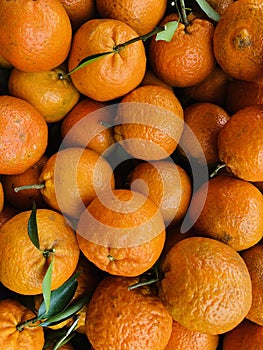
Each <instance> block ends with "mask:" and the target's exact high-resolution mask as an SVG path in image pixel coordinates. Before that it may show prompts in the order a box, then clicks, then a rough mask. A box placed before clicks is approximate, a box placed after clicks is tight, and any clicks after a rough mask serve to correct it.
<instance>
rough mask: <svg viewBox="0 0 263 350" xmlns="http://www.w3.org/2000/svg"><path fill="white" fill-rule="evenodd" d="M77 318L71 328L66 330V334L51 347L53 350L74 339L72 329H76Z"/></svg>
mask: <svg viewBox="0 0 263 350" xmlns="http://www.w3.org/2000/svg"><path fill="white" fill-rule="evenodd" d="M78 322H79V318H78V317H77V318H76V319H75V321H74V322H73V323H72V325H71V327H70V328H69V329H68V330H67V332H66V334H65V335H64V336H63V337H62V338H61V339H60V340H58V341H57V342H56V345H55V346H54V347H53V350H58V349H59V348H60V347H61V346H63V345H65V344H67V343H68V342H69V341H70V340H71V339H72V338H73V337H74V335H75V334H74V333H73V331H74V329H75V328H76V327H77V324H78Z"/></svg>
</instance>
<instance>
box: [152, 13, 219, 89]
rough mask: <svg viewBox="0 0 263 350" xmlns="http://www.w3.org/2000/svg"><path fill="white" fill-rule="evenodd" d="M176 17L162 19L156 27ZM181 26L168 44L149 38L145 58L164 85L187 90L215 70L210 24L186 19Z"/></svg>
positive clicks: (212, 32) (212, 28) (200, 20)
mask: <svg viewBox="0 0 263 350" xmlns="http://www.w3.org/2000/svg"><path fill="white" fill-rule="evenodd" d="M177 20H178V16H177V15H176V14H171V15H168V16H166V17H165V18H164V19H163V20H162V22H161V24H160V25H164V24H166V23H167V22H169V21H177ZM189 21H190V24H189V25H188V26H187V27H185V25H184V24H182V23H179V25H178V28H177V30H176V32H175V33H174V35H173V38H172V40H171V41H170V42H165V41H163V40H159V41H156V40H155V37H153V38H152V39H151V42H150V47H149V59H150V63H151V66H152V68H153V71H154V72H155V73H156V75H157V76H158V77H159V78H160V79H161V80H163V81H164V82H165V83H166V84H169V85H171V86H175V87H187V86H192V85H196V84H199V83H200V82H201V81H203V80H204V79H205V78H207V77H208V75H209V74H210V73H211V72H212V71H213V69H214V68H215V58H214V54H213V48H212V39H213V34H214V26H213V24H212V23H211V22H209V21H207V20H204V19H199V18H194V19H192V18H189Z"/></svg>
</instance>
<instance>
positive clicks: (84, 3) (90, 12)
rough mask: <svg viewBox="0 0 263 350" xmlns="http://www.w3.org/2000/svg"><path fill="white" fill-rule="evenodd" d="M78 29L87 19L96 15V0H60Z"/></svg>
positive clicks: (75, 28)
mask: <svg viewBox="0 0 263 350" xmlns="http://www.w3.org/2000/svg"><path fill="white" fill-rule="evenodd" d="M60 2H61V3H62V5H63V6H64V7H65V9H66V11H67V14H68V16H69V18H70V21H71V24H72V27H73V29H74V31H76V30H77V29H78V28H79V27H80V26H81V25H82V24H83V23H85V22H86V21H87V20H89V19H91V18H94V17H95V16H96V4H95V0H60Z"/></svg>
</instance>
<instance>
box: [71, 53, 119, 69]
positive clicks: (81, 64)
mask: <svg viewBox="0 0 263 350" xmlns="http://www.w3.org/2000/svg"><path fill="white" fill-rule="evenodd" d="M111 53H114V51H109V52H102V53H96V54H95V55H90V56H88V57H85V58H83V60H81V61H80V62H79V64H78V65H77V67H75V68H73V69H72V70H71V71H70V72H68V75H70V74H72V73H74V72H76V71H78V70H79V69H81V68H84V67H86V66H87V65H88V64H90V63H92V62H94V61H97V60H98V59H100V58H101V57H103V56H106V55H109V54H111Z"/></svg>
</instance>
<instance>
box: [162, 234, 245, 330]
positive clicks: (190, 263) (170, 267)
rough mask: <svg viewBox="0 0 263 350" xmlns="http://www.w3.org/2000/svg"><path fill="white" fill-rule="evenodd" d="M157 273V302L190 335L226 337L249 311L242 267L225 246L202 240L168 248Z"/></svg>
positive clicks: (191, 239)
mask: <svg viewBox="0 0 263 350" xmlns="http://www.w3.org/2000/svg"><path fill="white" fill-rule="evenodd" d="M161 269H162V272H163V273H164V277H163V278H162V280H161V282H160V285H159V296H160V297H161V300H162V301H163V303H164V305H165V306H166V308H167V309H168V310H169V312H170V314H171V315H172V317H173V319H174V320H175V321H177V322H178V323H180V324H181V325H182V326H184V327H186V328H188V329H189V330H192V331H196V332H200V333H205V334H212V335H213V334H214V335H216V334H221V333H225V332H227V331H229V330H231V329H233V328H234V327H236V326H237V325H238V324H239V323H240V322H241V321H242V320H243V319H244V318H245V316H246V315H247V313H248V311H249V309H250V307H251V302H252V288H251V279H250V275H249V272H248V269H247V267H246V264H245V262H244V260H243V259H242V258H241V257H240V255H239V254H238V253H237V252H236V251H235V250H234V249H233V248H231V247H229V246H228V245H226V244H225V243H222V242H220V241H217V240H214V239H211V238H204V237H190V238H186V239H183V240H182V241H180V242H178V243H177V244H175V245H174V246H173V247H172V248H171V250H170V251H169V253H168V254H167V255H166V257H165V258H164V260H163V262H162V266H161Z"/></svg>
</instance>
